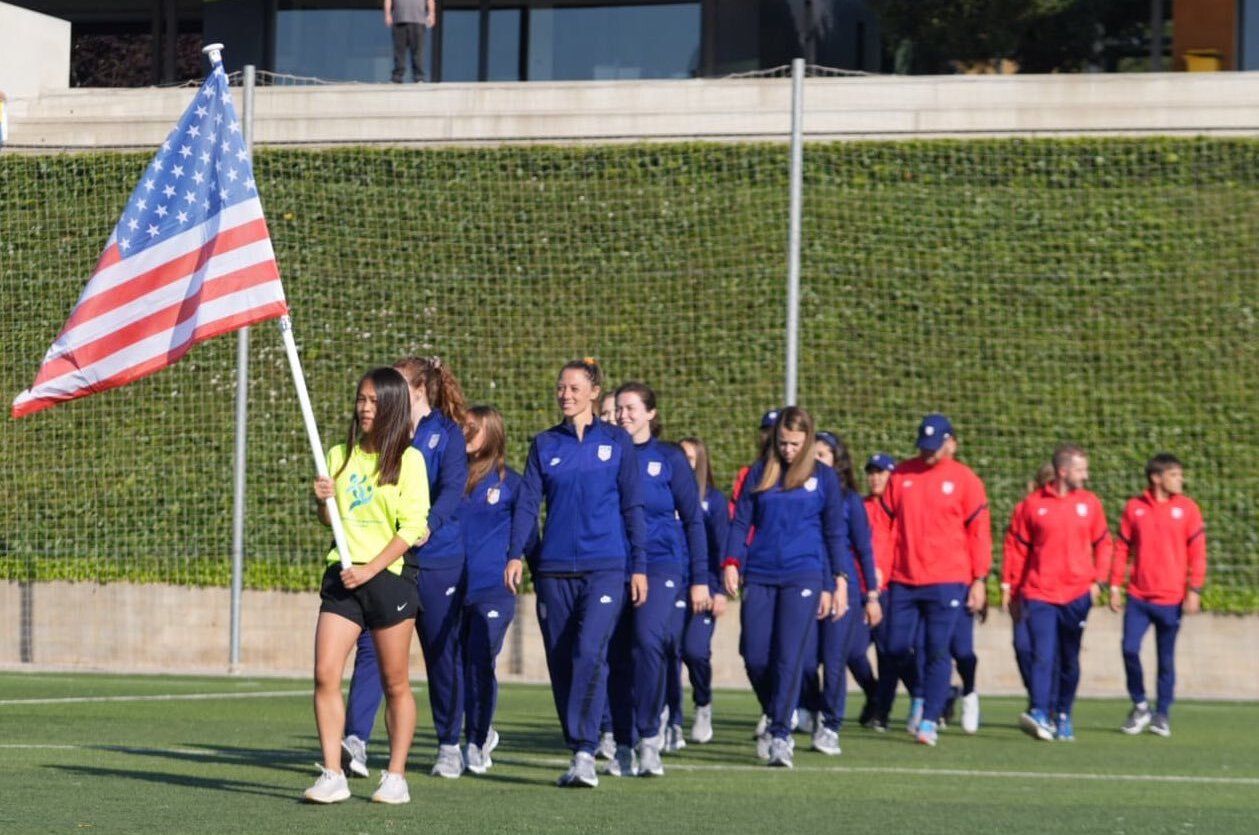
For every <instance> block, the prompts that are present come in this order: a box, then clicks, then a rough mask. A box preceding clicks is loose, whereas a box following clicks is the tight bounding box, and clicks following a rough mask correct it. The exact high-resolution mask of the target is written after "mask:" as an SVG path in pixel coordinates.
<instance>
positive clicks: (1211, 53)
mask: <svg viewBox="0 0 1259 835" xmlns="http://www.w3.org/2000/svg"><path fill="white" fill-rule="evenodd" d="M1223 67H1224V53H1222V52H1220V51H1219V50H1218V49H1186V50H1185V70H1186V71H1188V72H1219V71H1220V70H1221V69H1222V68H1223Z"/></svg>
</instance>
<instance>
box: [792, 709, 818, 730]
mask: <svg viewBox="0 0 1259 835" xmlns="http://www.w3.org/2000/svg"><path fill="white" fill-rule="evenodd" d="M795 715H796V716H797V717H798V718H797V720H796V727H795V730H797V731H799V732H800V733H802V734H811V733H813V731H814V730H816V729H817V728H818V727H819V726H820V724H821V723H820V722H818V719H817V714H816V713H814V712H813V711H811V710H801V711H798V713H797V714H795Z"/></svg>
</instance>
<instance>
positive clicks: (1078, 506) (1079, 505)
mask: <svg viewBox="0 0 1259 835" xmlns="http://www.w3.org/2000/svg"><path fill="white" fill-rule="evenodd" d="M1075 512H1076V513H1078V514H1080V517H1081V518H1083V517H1085V516H1088V515H1089V506H1088V505H1086V504H1085V503H1084V502H1076V503H1075Z"/></svg>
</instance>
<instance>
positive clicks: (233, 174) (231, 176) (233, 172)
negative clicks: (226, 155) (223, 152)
mask: <svg viewBox="0 0 1259 835" xmlns="http://www.w3.org/2000/svg"><path fill="white" fill-rule="evenodd" d="M239 176H240V174H239V173H237V171H236V169H235V168H233V169H231V170H230V171H228V172H227V179H229V180H231V181H232V182H233V183H234V182H236V178H237V177H239Z"/></svg>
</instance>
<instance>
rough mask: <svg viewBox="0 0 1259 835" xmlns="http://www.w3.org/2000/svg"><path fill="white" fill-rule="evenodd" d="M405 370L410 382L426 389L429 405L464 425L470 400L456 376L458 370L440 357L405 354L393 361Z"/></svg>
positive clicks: (425, 393)
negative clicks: (451, 367)
mask: <svg viewBox="0 0 1259 835" xmlns="http://www.w3.org/2000/svg"><path fill="white" fill-rule="evenodd" d="M393 367H394V368H396V369H398V370H399V371H401V372H402V375H403V376H404V377H406V378H407V382H408V383H410V384H411V385H412V386H414V387H415V388H417V389H423V390H424V395H425V396H426V397H427V398H428V405H430V406H432V407H433V408H434V409H436V410H437V411H439V412H441V413H442V414H443V415H445V416H446V417H448V418H450V419H451V420H452V421H454V422H455V424H456V425H458V426H463V422H464V418H465V417H467V414H468V404H467V401H466V400H464V398H463V389H462V388H460V387H459V381H458V380H456V379H455V373H454V372H453V371H451V370H450V366H449V365H448V364H447V363H446V361H445V360H443V359H442V358H441V357H404V358H403V359H400V360H398V361H397V362H395V363H394V364H393Z"/></svg>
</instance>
